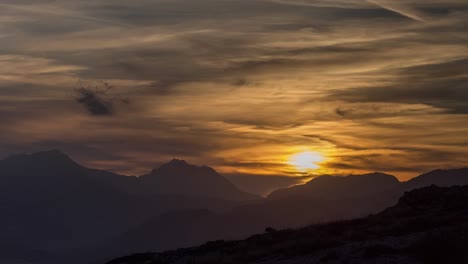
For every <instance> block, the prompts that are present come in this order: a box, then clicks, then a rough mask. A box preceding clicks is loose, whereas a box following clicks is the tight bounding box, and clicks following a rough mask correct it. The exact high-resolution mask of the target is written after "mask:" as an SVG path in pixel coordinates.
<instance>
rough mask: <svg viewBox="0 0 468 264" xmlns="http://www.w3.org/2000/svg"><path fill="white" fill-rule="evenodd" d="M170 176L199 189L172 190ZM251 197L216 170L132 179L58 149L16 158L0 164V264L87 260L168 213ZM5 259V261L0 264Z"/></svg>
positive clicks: (171, 166)
mask: <svg viewBox="0 0 468 264" xmlns="http://www.w3.org/2000/svg"><path fill="white" fill-rule="evenodd" d="M179 165H183V166H179ZM172 172H174V177H175V178H176V179H178V180H181V179H182V178H181V177H183V178H184V179H185V180H187V181H190V184H192V185H193V186H195V187H196V186H199V185H196V181H199V182H200V185H201V186H202V187H203V189H195V190H197V191H196V192H195V191H192V190H190V189H189V188H188V187H187V185H182V186H183V187H182V188H181V189H180V190H177V181H178V180H173V179H171V176H172ZM166 173H170V174H166ZM182 173H183V175H182ZM160 176H161V177H160ZM153 177H156V178H158V179H157V180H156V181H154V179H153ZM211 181H212V182H211ZM201 183H203V184H201ZM149 186H150V187H151V188H148V187H149ZM155 186H156V188H154V187H155ZM184 186H185V187H184ZM210 187H211V188H212V189H210ZM200 188H201V187H200ZM166 190H171V191H170V192H167V191H166ZM211 192H213V193H211ZM221 192H222V193H221ZM255 198H257V197H256V196H255V195H250V194H247V193H244V192H241V191H239V190H238V189H237V188H235V187H233V185H232V184H230V183H229V182H227V180H225V179H224V178H223V177H222V176H220V175H219V174H217V173H216V172H215V171H214V170H213V169H210V168H208V167H196V166H193V165H188V164H187V163H185V162H183V164H182V162H178V161H172V162H169V163H168V164H165V165H163V166H161V167H160V168H159V169H156V170H155V171H154V173H153V174H152V175H149V176H144V177H129V176H123V175H119V174H115V173H112V172H107V171H103V170H97V169H90V168H86V167H84V166H81V165H80V164H78V163H76V162H75V161H73V160H72V159H71V158H70V157H68V156H67V155H66V154H64V153H62V152H60V151H58V150H51V151H44V152H38V153H32V154H21V155H14V156H11V157H8V158H6V159H4V160H0V200H1V202H0V211H1V212H2V215H3V216H4V217H2V218H0V232H1V233H2V240H4V242H3V243H4V245H3V246H4V248H12V249H11V250H9V254H5V255H4V254H0V263H2V262H5V261H7V262H11V263H13V262H15V261H19V260H21V261H27V262H28V263H42V261H44V263H47V264H50V263H63V258H67V257H68V256H69V255H70V254H71V255H74V254H76V255H83V258H84V259H86V258H87V257H86V254H87V251H88V250H91V249H93V248H100V247H102V246H103V245H106V244H107V243H108V242H109V241H112V240H113V239H114V238H115V237H118V236H120V235H121V234H123V233H125V232H127V231H128V230H131V229H132V228H133V227H135V226H139V225H142V224H143V223H145V222H146V221H147V219H152V218H153V217H156V216H158V215H160V214H163V213H165V212H168V211H170V210H191V209H197V208H203V209H206V210H212V211H218V210H228V209H229V208H231V207H233V206H235V205H237V204H238V202H237V201H240V200H246V199H255ZM231 199H232V200H231ZM13 249H15V250H13ZM14 252H18V254H13V253H14ZM28 252H29V253H28ZM37 252H40V253H41V254H38V253H37ZM94 253H95V252H92V254H94ZM98 253H99V252H98ZM7 255H8V260H5V259H2V257H3V256H7ZM15 257H16V259H15ZM82 260H83V259H79V258H76V259H73V261H76V263H83V262H82ZM68 263H71V262H70V261H68Z"/></svg>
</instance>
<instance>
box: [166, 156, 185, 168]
mask: <svg viewBox="0 0 468 264" xmlns="http://www.w3.org/2000/svg"><path fill="white" fill-rule="evenodd" d="M166 165H171V166H177V167H179V166H187V165H189V164H188V163H187V162H186V161H185V160H180V159H176V158H174V159H172V160H171V161H169V162H168V163H166Z"/></svg>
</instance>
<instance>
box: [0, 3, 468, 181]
mask: <svg viewBox="0 0 468 264" xmlns="http://www.w3.org/2000/svg"><path fill="white" fill-rule="evenodd" d="M373 2H375V3H374V4H372V3H370V2H368V1H366V0H349V1H347V0H310V1H307V0H291V1H288V0H277V1H267V0H265V1H263V0H262V1H260V0H252V1H239V0H226V1H219V0H198V1H184V0H174V1H166V0H154V1H150V0H136V1H131V2H129V1H124V0H97V1H80V2H77V1H71V0H64V1H60V3H58V2H57V1H48V0H46V1H42V2H41V3H37V2H34V1H32V0H5V1H3V2H2V5H3V6H2V7H6V8H0V17H2V18H1V19H0V20H4V22H5V23H3V24H0V32H1V33H0V40H1V41H2V46H1V47H0V54H1V55H0V66H1V67H0V68H1V69H2V70H1V72H0V102H1V104H0V122H1V123H2V126H0V132H1V134H2V138H1V139H0V149H1V150H2V151H3V150H5V151H7V150H8V152H15V149H18V150H20V149H21V150H23V151H26V152H29V151H30V150H29V149H28V148H35V149H37V150H39V149H51V148H64V150H67V149H68V150H69V152H70V153H71V154H72V155H74V156H75V153H78V154H79V155H78V156H79V157H80V159H81V160H82V161H83V162H85V163H86V164H91V165H95V166H97V167H101V168H104V169H114V170H118V171H121V172H128V173H131V174H140V173H144V172H146V171H147V170H149V169H150V168H151V167H154V166H156V165H157V164H158V163H159V162H161V161H165V160H166V159H170V158H173V157H174V156H176V157H179V158H183V159H187V160H190V161H192V162H193V163H198V164H207V165H212V166H213V167H215V168H216V169H218V170H220V171H221V172H225V173H239V174H248V175H259V174H268V175H287V176H294V175H296V174H297V173H296V172H295V171H293V170H292V169H291V168H288V167H287V166H285V165H284V160H286V159H287V157H288V156H289V155H292V154H294V153H295V152H297V151H302V149H303V148H308V149H313V150H317V151H320V152H322V153H324V154H326V155H327V156H328V157H329V161H330V162H335V163H336V164H342V165H343V166H332V165H330V168H329V169H330V172H333V173H340V174H341V173H348V172H350V171H365V170H366V167H367V169H369V168H373V169H389V170H392V168H393V169H394V170H398V171H401V172H402V173H403V174H404V169H405V168H407V169H408V171H407V172H406V173H407V174H414V170H413V169H411V166H410V165H411V164H412V163H414V164H415V165H414V167H415V168H416V169H427V168H430V167H432V166H441V167H442V166H448V165H463V164H466V163H467V162H468V160H467V159H466V158H464V156H466V155H460V153H463V152H464V151H465V152H466V151H468V146H467V144H466V133H468V131H467V130H468V127H467V125H465V124H466V122H464V120H465V119H466V115H467V114H468V106H467V104H466V102H467V101H468V95H467V94H466V91H467V89H466V83H467V75H466V72H467V71H466V69H467V64H466V59H467V57H466V54H468V50H467V48H466V43H467V41H468V39H467V37H466V34H465V33H466V32H465V31H466V22H467V17H468V16H467V14H468V9H467V4H466V1H463V0H447V1H435V0H424V1H423V0H408V1H404V2H403V1H392V2H390V1H383V0H382V1H378V0H374V1H373ZM305 6H306V7H305ZM49 7H50V8H49ZM389 10H393V11H389ZM408 17H410V18H411V17H412V18H411V19H408ZM415 19H416V20H425V21H427V22H426V23H415V21H414V20H415ZM38 21H39V22H38ZM77 79H81V80H87V81H89V82H90V83H94V82H95V81H96V80H108V82H110V83H112V84H113V85H115V88H114V89H112V90H109V91H107V90H106V89H103V88H102V87H100V88H99V89H97V90H96V89H94V88H89V87H84V88H85V89H81V90H79V91H76V92H75V93H73V94H71V93H72V92H71V91H73V86H74V85H75V83H76V80H77ZM70 98H73V99H74V100H75V102H74V103H70ZM123 98H132V104H131V105H126V104H123V103H122V102H121V101H122V100H123ZM83 110H85V111H87V113H88V114H87V115H84V114H83ZM117 115H118V118H96V116H117ZM427 128H430V129H427ZM303 135H317V136H320V137H307V136H303ZM464 142H465V143H464ZM80 147H82V148H83V150H81V151H80ZM417 148H419V149H424V150H430V149H432V148H435V149H437V150H439V151H440V152H438V153H435V152H430V151H429V152H430V153H432V154H431V155H422V153H423V151H416V150H415V149H417ZM2 153H3V152H2ZM6 154H8V153H6ZM377 154H378V155H377ZM437 154H443V155H441V156H440V157H441V160H440V161H435V158H434V157H436V156H437ZM368 155H371V156H368ZM395 155H399V156H398V157H395ZM361 156H362V157H366V158H368V159H371V161H372V162H366V161H363V160H359V159H358V157H361ZM413 157H418V159H420V160H417V159H416V158H413ZM389 160H390V161H391V162H389ZM330 164H332V163H330ZM344 165H346V166H344ZM322 172H323V171H322ZM325 172H326V171H325Z"/></svg>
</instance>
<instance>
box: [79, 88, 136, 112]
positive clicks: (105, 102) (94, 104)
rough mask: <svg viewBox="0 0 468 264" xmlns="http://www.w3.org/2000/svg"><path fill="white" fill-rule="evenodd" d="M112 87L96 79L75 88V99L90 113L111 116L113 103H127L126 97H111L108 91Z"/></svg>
mask: <svg viewBox="0 0 468 264" xmlns="http://www.w3.org/2000/svg"><path fill="white" fill-rule="evenodd" d="M112 89H113V86H111V85H110V84H109V83H108V82H103V81H98V82H96V83H95V84H83V82H81V81H80V82H79V87H78V88H76V89H75V95H76V97H75V100H76V102H77V103H79V104H81V105H82V106H84V107H85V109H86V110H87V111H88V113H89V114H90V115H93V116H111V115H114V114H115V103H116V102H120V103H123V104H129V103H130V100H129V99H128V98H119V97H115V96H114V97H112V96H111V95H110V94H109V93H110V91H111V90H112Z"/></svg>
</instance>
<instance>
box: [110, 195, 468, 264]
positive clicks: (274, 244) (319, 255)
mask: <svg viewBox="0 0 468 264" xmlns="http://www.w3.org/2000/svg"><path fill="white" fill-rule="evenodd" d="M467 234H468V186H464V187H446V188H441V187H436V186H432V187H425V188H422V189H417V190H413V191H411V192H408V193H405V194H404V196H403V197H402V198H400V199H399V202H398V203H397V205H395V206H393V207H390V208H388V209H386V210H385V211H383V212H381V213H379V214H377V215H372V216H368V217H366V218H361V219H356V220H347V221H339V222H334V223H329V224H322V225H312V226H308V227H305V228H301V229H297V230H291V229H288V230H279V231H277V230H275V229H272V228H268V229H266V231H265V233H264V234H260V235H254V236H251V237H249V238H247V239H245V240H239V241H223V240H218V241H214V242H209V243H207V244H204V245H202V246H199V247H193V248H187V249H180V250H176V251H168V252H163V253H144V254H136V255H131V256H127V257H122V258H118V259H115V260H113V261H110V262H108V263H107V264H159V263H164V264H176V263H177V264H205V263H217V264H228V263H229V264H231V263H245V264H249V263H252V264H253V263H255V264H257V263H258V264H259V263H262V264H266V263H268V264H285V263H287V264H302V263H310V264H315V263H317V264H319V263H320V264H327V263H330V264H332V263H333V264H336V263H356V264H357V263H369V264H370V263H373V264H377V263H382V264H383V263H395V264H396V263H407V264H439V263H468V235H467Z"/></svg>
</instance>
